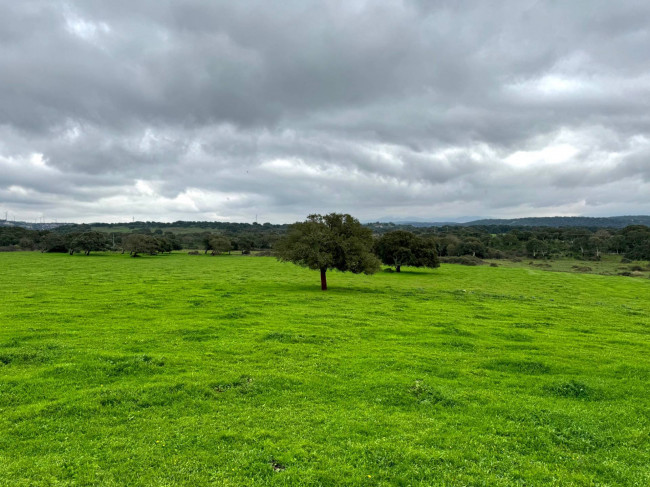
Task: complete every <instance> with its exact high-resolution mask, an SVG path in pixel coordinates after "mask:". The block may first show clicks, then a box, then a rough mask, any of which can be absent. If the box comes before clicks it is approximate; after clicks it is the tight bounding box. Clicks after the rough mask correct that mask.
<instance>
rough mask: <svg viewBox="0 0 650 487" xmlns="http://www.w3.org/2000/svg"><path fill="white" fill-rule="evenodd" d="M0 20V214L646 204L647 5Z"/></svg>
mask: <svg viewBox="0 0 650 487" xmlns="http://www.w3.org/2000/svg"><path fill="white" fill-rule="evenodd" d="M0 11H1V12H2V14H1V15H0V218H4V216H5V212H6V214H7V215H8V217H9V219H12V218H16V219H17V220H28V221H30V220H37V219H39V220H40V219H44V220H45V221H54V220H57V221H71V222H72V221H74V222H94V221H105V222H120V221H131V220H132V219H135V220H157V221H176V220H220V221H241V222H252V221H255V219H256V218H257V220H258V221H259V222H260V223H263V222H272V223H285V222H293V221H297V220H302V219H304V217H305V216H306V215H308V214H310V213H329V212H332V211H337V212H345V213H350V214H352V215H354V216H356V217H357V218H359V219H361V220H364V221H373V220H376V219H379V218H389V219H393V220H405V219H412V218H418V219H423V220H427V221H448V220H450V219H454V218H459V217H462V216H468V215H472V216H477V217H479V216H482V217H495V218H514V217H525V216H555V215H587V216H612V215H630V214H649V213H650V47H649V46H650V2H648V1H647V0H642V1H634V0H619V1H616V2H612V1H610V0H572V1H570V2H564V1H559V0H557V1H554V0H548V1H543V0H539V1H534V0H512V1H509V0H503V1H490V0H481V1H466V0H456V1H452V0H445V1H437V0H428V1H425V0H402V1H397V0H395V1H384V0H372V1H370V0H368V1H357V0H347V1H333V0H332V1H318V2H315V1H309V0H283V1H282V2H268V1H265V0H260V1H246V0H242V1H236V2H233V1H230V0H229V1H197V0H128V1H127V0H111V1H110V2H106V1H103V0H102V1H99V0H83V1H65V2H64V1H59V0H43V1H39V0H21V1H13V0H0Z"/></svg>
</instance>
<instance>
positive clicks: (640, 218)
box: [460, 215, 650, 228]
mask: <svg viewBox="0 0 650 487" xmlns="http://www.w3.org/2000/svg"><path fill="white" fill-rule="evenodd" d="M460 225H463V226H478V225H507V226H511V227H556V228H558V227H598V228H624V227H627V226H628V225H646V226H650V216H648V215H635V216H610V217H589V216H549V217H531V218H511V219H494V218H490V219H484V220H474V221H471V222H467V223H461V224H460Z"/></svg>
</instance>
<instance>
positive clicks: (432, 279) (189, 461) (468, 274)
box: [0, 252, 650, 487]
mask: <svg viewBox="0 0 650 487" xmlns="http://www.w3.org/2000/svg"><path fill="white" fill-rule="evenodd" d="M328 276H329V282H328V284H329V286H330V290H329V291H327V292H322V291H320V289H319V276H318V274H317V273H316V272H313V271H309V270H305V269H302V268H298V267H296V266H294V265H291V264H283V263H279V262H276V261H275V260H274V259H272V258H265V257H241V256H219V257H210V256H204V255H200V256H189V255H186V254H184V253H176V254H172V255H160V256H147V257H142V258H138V259H133V258H130V257H129V256H128V255H119V254H108V253H107V254H95V255H93V254H91V255H90V256H88V257H85V256H80V255H79V256H77V255H75V256H69V255H60V254H39V253H31V252H22V253H19V252H16V253H7V254H0V485H1V486H12V487H14V486H39V485H52V486H54V485H96V486H118V485H143V486H177V485H187V486H200V485H232V486H246V485H362V486H363V485H368V486H370V485H383V486H389V485H390V486H393V485H397V486H408V485H411V486H415V485H450V486H451V485H454V486H456V485H458V486H461V485H489V486H500V485H601V486H605V485H625V486H635V485H638V486H646V485H650V437H649V435H650V393H649V385H650V312H649V308H650V306H649V305H650V280H649V279H645V278H636V279H635V278H630V277H622V276H601V275H594V274H581V273H568V272H545V271H544V270H542V269H535V268H521V267H519V268H508V267H503V266H501V267H497V268H494V267H489V266H480V267H464V266H459V265H444V264H443V265H442V267H440V268H439V269H435V270H416V269H405V271H403V272H402V273H400V274H397V273H393V272H388V271H384V272H380V273H378V274H376V275H374V276H363V275H361V276H356V275H351V274H342V273H336V272H332V273H328Z"/></svg>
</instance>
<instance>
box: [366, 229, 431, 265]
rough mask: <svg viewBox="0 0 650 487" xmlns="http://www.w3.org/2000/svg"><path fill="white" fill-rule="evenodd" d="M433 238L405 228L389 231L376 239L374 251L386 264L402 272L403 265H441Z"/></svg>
mask: <svg viewBox="0 0 650 487" xmlns="http://www.w3.org/2000/svg"><path fill="white" fill-rule="evenodd" d="M435 246H436V245H435V241H434V240H433V239H424V238H422V237H418V236H417V235H415V234H413V233H411V232H407V231H405V230H396V231H394V232H388V233H385V234H384V235H382V236H381V237H379V238H378V239H377V240H376V241H375V245H374V251H375V254H376V255H377V257H379V259H380V260H381V262H382V263H383V264H385V265H390V266H394V267H395V271H396V272H400V270H401V268H402V266H410V267H429V268H435V267H439V266H440V263H439V262H438V253H437V252H436V248H435Z"/></svg>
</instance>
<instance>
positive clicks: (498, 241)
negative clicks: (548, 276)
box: [0, 222, 650, 265]
mask: <svg viewBox="0 0 650 487" xmlns="http://www.w3.org/2000/svg"><path fill="white" fill-rule="evenodd" d="M364 227H365V228H367V229H369V230H370V231H372V233H374V234H375V235H376V236H378V237H379V236H381V235H383V234H385V233H388V232H394V231H398V230H399V231H407V232H411V233H413V234H415V235H417V236H418V237H420V238H423V239H425V240H427V241H430V242H434V244H435V250H436V253H437V254H438V256H440V257H458V256H463V255H469V256H474V257H478V258H492V259H499V258H512V257H530V258H533V259H547V258H555V257H575V258H580V259H585V260H597V259H599V258H600V257H601V255H603V254H619V255H621V256H622V257H625V258H628V259H631V260H650V227H647V226H644V225H630V226H627V227H625V228H623V229H615V228H609V229H605V228H587V227H557V228H553V227H512V226H510V225H492V226H458V225H448V226H443V227H414V226H410V225H396V224H392V223H373V224H368V225H364ZM288 228H289V226H288V225H271V224H270V223H265V224H263V225H259V224H247V223H214V222H213V223H211V222H175V223H170V224H164V223H154V222H135V223H132V224H128V225H126V224H120V225H110V224H93V225H92V226H89V225H70V226H64V227H59V228H57V229H55V230H50V231H47V230H38V231H36V230H26V229H24V228H20V227H8V226H2V227H0V250H37V249H38V250H43V251H47V252H68V251H69V250H70V242H71V239H74V238H75V236H78V235H80V234H86V235H87V234H89V233H91V232H93V233H94V232H99V233H103V234H105V235H106V241H107V245H108V248H109V249H111V250H116V251H121V250H122V249H123V245H122V240H123V238H124V237H126V236H127V235H130V234H142V235H150V236H152V237H154V238H156V239H158V240H160V241H164V242H165V246H169V247H171V249H172V250H180V249H189V250H198V249H201V250H204V251H206V252H207V251H213V250H214V249H213V248H212V246H211V245H210V241H211V240H212V239H214V238H215V237H223V238H224V239H228V240H229V241H230V247H231V249H232V250H234V251H242V252H244V253H248V252H250V251H252V250H274V249H275V247H276V242H277V241H278V240H279V239H280V238H281V237H283V236H284V235H286V234H287V229H288ZM222 241H223V240H222ZM222 249H223V247H222ZM222 249H219V250H218V251H215V252H223V251H226V250H222ZM80 250H83V249H81V248H78V249H76V248H75V249H74V251H80ZM391 265H393V264H391Z"/></svg>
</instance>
